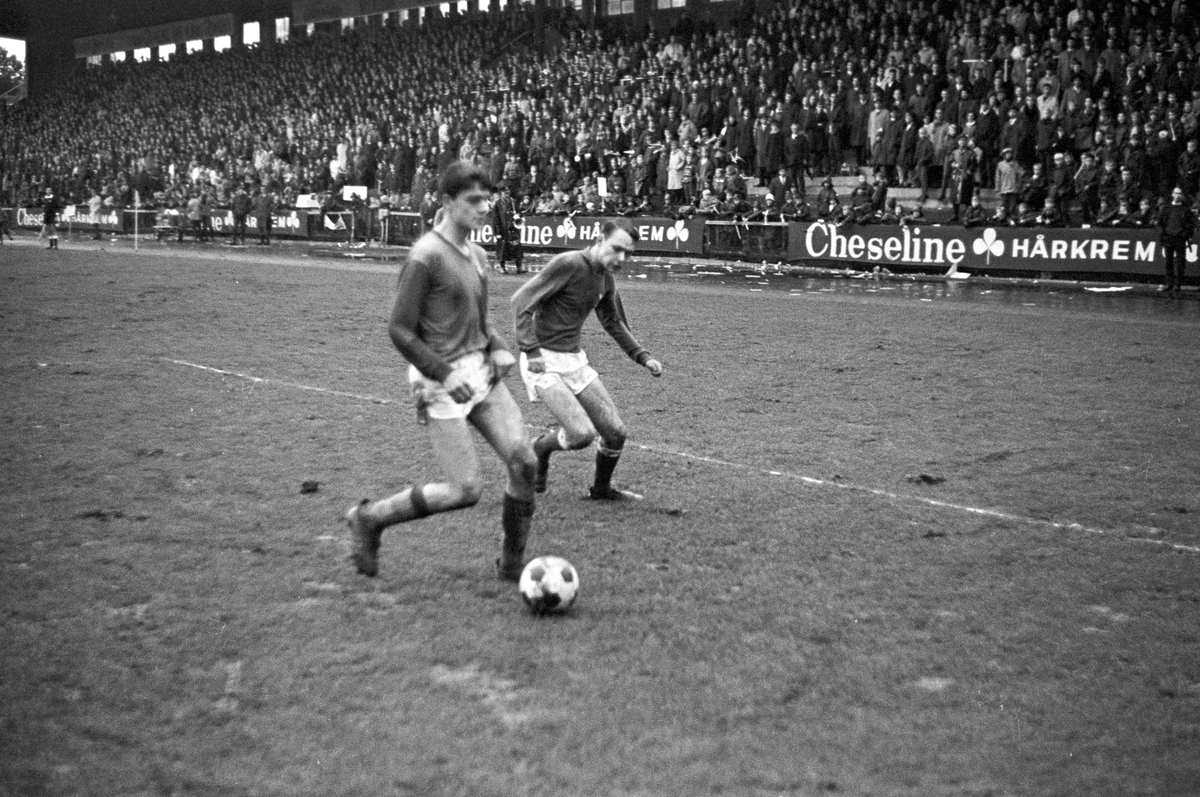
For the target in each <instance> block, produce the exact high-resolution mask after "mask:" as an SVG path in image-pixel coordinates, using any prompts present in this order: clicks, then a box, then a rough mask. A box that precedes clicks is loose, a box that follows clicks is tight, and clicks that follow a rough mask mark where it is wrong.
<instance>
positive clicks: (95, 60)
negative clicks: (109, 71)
mask: <svg viewBox="0 0 1200 797" xmlns="http://www.w3.org/2000/svg"><path fill="white" fill-rule="evenodd" d="M103 60H104V56H101V55H89V56H88V57H87V65H88V66H100V63H101V62H102V61H103Z"/></svg>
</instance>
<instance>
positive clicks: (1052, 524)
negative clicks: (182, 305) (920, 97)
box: [164, 357, 1200, 553]
mask: <svg viewBox="0 0 1200 797" xmlns="http://www.w3.org/2000/svg"><path fill="white" fill-rule="evenodd" d="M164 360H166V362H169V363H173V364H175V365H182V366H186V367H188V368H195V369H197V370H200V371H207V372H209V373H214V374H221V375H222V376H232V377H236V378H238V379H245V380H247V381H249V382H256V383H259V384H268V385H278V386H279V387H290V388H293V389H295V390H307V391H309V392H312V393H323V394H325V395H327V396H340V397H342V398H349V399H355V400H356V401H366V402H370V403H371V404H395V403H396V402H395V401H393V400H392V399H386V398H380V397H379V396H368V395H363V394H360V393H349V392H346V391H344V390H330V389H329V388H325V387H316V386H314V385H304V384H301V383H299V382H288V381H285V380H282V379H270V378H268V377H263V376H253V375H251V374H244V373H241V372H240V371H229V370H226V369H224V368H214V367H212V366H211V365H200V364H199V363H193V362H188V361H187V360H173V359H171V358H169V357H167V358H164ZM634 447H635V448H638V449H640V450H642V451H648V452H650V453H653V454H658V455H660V456H671V457H677V458H679V459H688V460H692V461H693V462H704V463H706V464H709V465H719V466H721V467H724V468H734V469H737V470H746V471H753V472H756V473H760V474H763V475H766V476H777V477H780V478H784V479H792V480H794V481H798V482H801V483H802V484H807V485H810V486H812V487H836V488H837V489H839V490H850V491H853V492H858V493H865V494H867V495H873V496H876V497H878V498H886V499H888V500H891V501H901V502H908V503H918V504H924V505H926V506H931V507H936V508H938V509H951V510H954V511H957V512H964V513H966V514H970V515H978V516H982V517H989V518H994V519H996V520H1006V521H1010V522H1013V523H1021V524H1024V525H1028V526H1044V527H1047V528H1051V529H1054V530H1055V531H1079V532H1084V533H1087V534H1101V535H1109V536H1116V535H1115V534H1114V533H1113V532H1111V531H1107V530H1105V529H1098V528H1093V527H1090V526H1084V525H1083V524H1081V523H1062V522H1059V521H1055V520H1043V519H1040V518H1032V517H1026V516H1024V515H1014V514H1012V513H1011V512H1001V511H999V510H995V509H981V508H979V507H975V506H967V505H965V504H955V503H952V502H950V501H939V500H938V499H936V498H926V497H925V496H921V495H904V494H902V493H894V492H891V491H890V490H881V489H879V488H876V487H865V486H863V485H859V484H851V483H849V482H844V481H838V480H833V479H817V478H813V477H812V476H804V475H802V474H799V473H788V472H786V471H780V470H770V469H768V468H757V467H754V466H753V465H746V464H744V463H741V462H730V461H728V460H724V459H717V458H715V457H706V456H702V455H700V454H689V453H687V452H685V451H672V450H671V449H668V448H660V447H658V446H648V445H642V444H635V445H634ZM1126 539H1128V540H1130V541H1134V542H1146V543H1151V544H1153V545H1161V546H1165V547H1167V548H1171V549H1172V550H1176V551H1186V552H1188V553H1200V547H1196V546H1192V545H1181V544H1179V543H1174V542H1168V541H1166V540H1156V539H1154V538H1153V537H1131V536H1128V535H1127V536H1126Z"/></svg>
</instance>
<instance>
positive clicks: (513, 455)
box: [469, 382, 536, 500]
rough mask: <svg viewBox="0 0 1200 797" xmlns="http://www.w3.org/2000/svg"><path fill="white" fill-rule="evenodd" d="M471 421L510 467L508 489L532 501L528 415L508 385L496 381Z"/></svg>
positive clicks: (532, 467)
mask: <svg viewBox="0 0 1200 797" xmlns="http://www.w3.org/2000/svg"><path fill="white" fill-rule="evenodd" d="M469 420H470V421H471V423H472V424H473V425H474V426H475V428H476V429H478V430H479V433H480V434H482V435H483V438H484V439H485V440H487V442H488V445H490V446H491V447H492V449H493V450H494V451H495V452H496V453H497V454H498V455H499V456H500V459H502V460H503V461H504V463H505V465H506V467H507V468H508V474H509V483H508V490H509V492H510V494H512V495H513V497H515V498H522V499H525V500H531V499H532V497H533V473H534V468H535V467H536V459H535V457H534V454H533V448H532V447H531V446H530V443H529V432H528V430H527V429H526V427H525V418H524V417H523V416H522V415H521V408H520V407H518V406H517V402H516V400H514V399H513V397H512V393H510V392H509V390H508V386H507V385H505V384H504V383H503V382H501V383H499V384H497V385H496V386H495V387H493V388H492V390H491V391H490V392H489V393H488V396H487V398H485V399H484V400H483V401H481V402H480V403H479V404H478V405H477V406H476V407H475V408H474V409H473V410H472V411H471V414H470V416H469Z"/></svg>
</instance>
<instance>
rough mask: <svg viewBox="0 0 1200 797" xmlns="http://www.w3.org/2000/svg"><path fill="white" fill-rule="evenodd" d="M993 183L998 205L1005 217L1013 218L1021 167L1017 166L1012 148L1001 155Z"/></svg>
mask: <svg viewBox="0 0 1200 797" xmlns="http://www.w3.org/2000/svg"><path fill="white" fill-rule="evenodd" d="M993 182H994V184H995V186H996V193H997V194H999V195H1000V203H1001V204H1002V205H1003V206H1004V213H1005V216H1006V217H1007V218H1012V217H1014V216H1015V215H1016V212H1017V202H1018V201H1019V200H1020V197H1021V167H1020V166H1018V165H1017V161H1016V158H1015V157H1014V153H1013V150H1012V147H1005V149H1004V151H1003V152H1002V153H1001V158H1000V162H999V163H997V164H996V175H995V178H994V180H993Z"/></svg>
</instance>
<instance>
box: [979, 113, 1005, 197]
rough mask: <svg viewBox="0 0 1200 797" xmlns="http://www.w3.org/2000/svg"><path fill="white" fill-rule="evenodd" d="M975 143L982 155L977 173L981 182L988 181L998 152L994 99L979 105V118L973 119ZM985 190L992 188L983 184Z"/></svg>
mask: <svg viewBox="0 0 1200 797" xmlns="http://www.w3.org/2000/svg"><path fill="white" fill-rule="evenodd" d="M975 143H976V144H977V145H978V146H979V150H980V152H981V153H982V155H981V156H980V159H979V173H980V175H981V177H982V179H983V180H985V181H990V180H991V179H992V174H993V172H994V169H995V164H996V159H997V155H998V154H999V152H1000V116H999V114H997V112H996V98H995V97H994V96H993V97H992V98H990V99H989V100H988V101H987V102H982V103H980V104H979V116H978V117H976V119H975ZM983 187H985V188H991V187H992V186H990V185H987V184H986V183H985V184H984V186H983Z"/></svg>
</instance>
